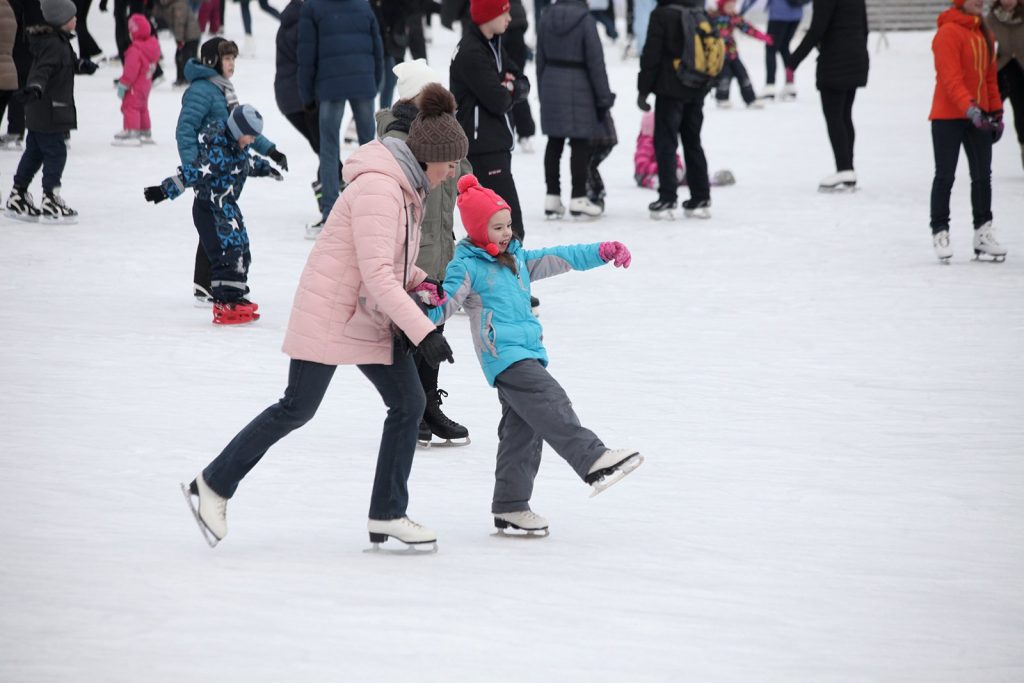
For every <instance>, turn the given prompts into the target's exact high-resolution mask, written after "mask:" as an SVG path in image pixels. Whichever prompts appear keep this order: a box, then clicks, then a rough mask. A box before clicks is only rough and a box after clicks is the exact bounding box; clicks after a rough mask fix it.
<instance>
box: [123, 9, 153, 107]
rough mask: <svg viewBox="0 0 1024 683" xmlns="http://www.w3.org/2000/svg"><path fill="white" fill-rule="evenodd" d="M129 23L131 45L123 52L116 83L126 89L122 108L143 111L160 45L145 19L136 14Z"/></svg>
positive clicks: (151, 86)
mask: <svg viewBox="0 0 1024 683" xmlns="http://www.w3.org/2000/svg"><path fill="white" fill-rule="evenodd" d="M130 23H131V24H132V28H133V29H134V33H133V38H132V44H131V45H129V46H128V49H127V50H125V51H124V70H123V71H122V73H121V78H120V79H118V82H119V83H120V84H121V85H123V86H125V87H127V88H128V92H127V93H126V94H125V96H124V106H126V107H134V108H136V109H145V108H146V104H147V102H148V101H149V91H150V90H151V89H152V88H153V71H154V69H155V68H156V63H157V62H158V61H159V60H160V43H158V42H157V39H156V36H154V35H153V30H152V27H151V26H150V25H149V20H147V19H146V18H145V17H143V16H141V15H138V14H137V15H135V16H133V17H132V18H131V20H130Z"/></svg>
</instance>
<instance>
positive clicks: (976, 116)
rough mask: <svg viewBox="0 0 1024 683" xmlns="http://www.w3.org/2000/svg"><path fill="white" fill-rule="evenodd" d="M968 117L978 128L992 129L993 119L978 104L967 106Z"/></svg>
mask: <svg viewBox="0 0 1024 683" xmlns="http://www.w3.org/2000/svg"><path fill="white" fill-rule="evenodd" d="M967 118H969V119H970V120H971V123H973V124H974V127H975V128H977V129H978V130H988V131H990V130H992V121H991V119H989V117H988V115H987V114H986V113H985V112H983V111H982V110H981V107H979V106H978V105H976V104H972V105H971V106H969V107H967Z"/></svg>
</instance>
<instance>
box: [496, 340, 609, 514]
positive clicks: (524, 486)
mask: <svg viewBox="0 0 1024 683" xmlns="http://www.w3.org/2000/svg"><path fill="white" fill-rule="evenodd" d="M494 386H495V388H496V389H497V390H498V399H499V400H500V401H501V422H499V423H498V462H497V464H496V466H495V469H494V499H493V501H492V503H491V512H494V513H498V512H516V511H518V510H529V509H530V496H531V495H532V494H533V480H534V479H535V478H536V476H537V470H538V469H539V468H540V453H541V448H542V446H543V444H544V442H545V441H547V442H548V444H549V445H550V446H551V447H552V448H554V449H555V452H556V453H558V454H559V455H560V456H562V458H564V459H565V461H566V462H567V463H569V466H570V467H572V468H573V469H574V470H575V471H576V474H578V475H579V476H580V479H583V478H584V477H586V476H587V472H589V471H590V468H591V466H592V465H593V464H594V463H595V462H596V461H597V459H598V458H599V457H601V455H602V454H603V453H604V452H605V450H606V447H605V445H604V443H603V442H602V441H601V439H599V438H597V435H596V434H594V432H592V431H590V430H589V429H587V428H586V427H584V426H583V425H581V424H580V420H579V418H578V417H577V416H576V412H575V411H574V410H573V409H572V402H571V401H570V400H569V396H568V395H567V394H566V393H565V389H563V388H562V386H561V385H560V384H559V383H558V382H557V381H556V380H555V378H554V377H552V376H551V375H550V374H548V371H547V369H545V368H544V366H543V365H541V364H540V362H539V361H536V360H532V359H531V360H522V361H519V362H518V363H515V364H513V365H511V366H509V367H508V368H506V369H505V370H504V371H503V372H502V373H501V374H500V375H498V377H497V379H496V380H495V382H494Z"/></svg>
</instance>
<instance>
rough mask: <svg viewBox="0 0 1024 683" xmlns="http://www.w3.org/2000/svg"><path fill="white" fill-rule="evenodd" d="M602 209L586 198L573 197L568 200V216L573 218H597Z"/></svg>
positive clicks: (602, 211)
mask: <svg viewBox="0 0 1024 683" xmlns="http://www.w3.org/2000/svg"><path fill="white" fill-rule="evenodd" d="M602 213H604V209H602V208H601V207H600V206H598V205H597V204H595V203H594V202H592V201H590V200H589V199H588V198H586V197H573V198H572V199H570V200H569V215H571V216H572V217H573V218H589V219H593V218H597V217H598V216H600V215H601V214H602Z"/></svg>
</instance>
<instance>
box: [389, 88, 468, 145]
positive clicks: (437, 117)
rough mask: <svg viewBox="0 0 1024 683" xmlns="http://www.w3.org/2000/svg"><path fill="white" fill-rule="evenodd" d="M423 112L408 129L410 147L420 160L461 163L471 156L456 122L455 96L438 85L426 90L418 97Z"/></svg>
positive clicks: (463, 133)
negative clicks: (468, 155)
mask: <svg viewBox="0 0 1024 683" xmlns="http://www.w3.org/2000/svg"><path fill="white" fill-rule="evenodd" d="M416 105H417V106H418V107H419V110H420V113H419V115H418V116H417V117H416V118H415V120H413V122H412V125H411V126H409V137H407V138H406V140H405V144H407V145H409V149H410V150H412V153H413V156H415V157H416V160H417V161H420V162H422V163H428V162H431V161H459V160H460V159H463V158H465V156H466V154H468V153H469V140H468V139H467V138H466V133H465V132H463V130H462V126H461V125H459V122H458V121H456V120H455V116H453V114H455V97H454V96H453V95H452V94H451V93H450V92H448V90H447V89H446V88H445V87H444V86H443V85H440V84H439V83H430V84H428V85H426V86H424V87H423V90H421V91H420V94H419V96H418V97H417V98H416Z"/></svg>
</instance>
